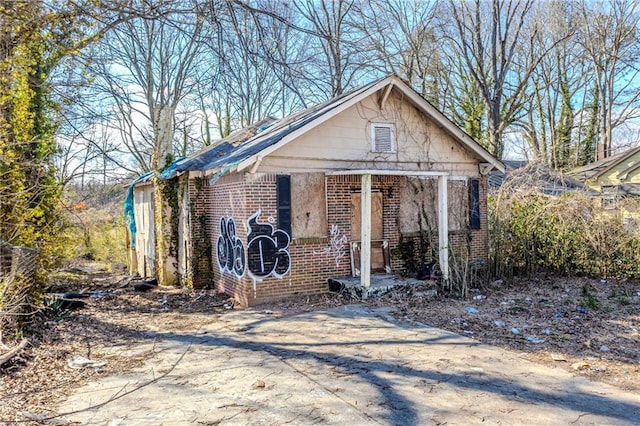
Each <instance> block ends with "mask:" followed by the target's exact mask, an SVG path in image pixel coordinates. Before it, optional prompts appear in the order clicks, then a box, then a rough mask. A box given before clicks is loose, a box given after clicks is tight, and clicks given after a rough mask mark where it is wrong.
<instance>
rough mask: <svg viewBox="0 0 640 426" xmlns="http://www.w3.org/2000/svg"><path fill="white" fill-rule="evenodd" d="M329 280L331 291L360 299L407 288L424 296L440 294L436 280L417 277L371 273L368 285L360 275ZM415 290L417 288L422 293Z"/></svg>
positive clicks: (415, 293) (414, 293)
mask: <svg viewBox="0 0 640 426" xmlns="http://www.w3.org/2000/svg"><path fill="white" fill-rule="evenodd" d="M327 282H328V285H329V291H330V292H332V293H346V294H349V295H351V296H353V297H355V298H357V299H360V300H366V299H370V298H375V297H381V296H384V295H385V294H387V293H389V292H391V291H394V290H407V291H408V292H409V291H411V292H412V293H413V295H419V296H423V297H435V296H437V295H438V290H437V288H436V285H435V282H434V281H431V280H426V281H423V280H419V279H417V278H411V277H401V276H399V275H392V274H371V277H370V281H369V285H368V286H363V285H362V283H361V280H360V277H351V276H346V277H336V278H329V279H328V280H327ZM419 287H428V288H427V289H423V288H419ZM413 290H417V292H419V293H420V294H417V292H415V291H413Z"/></svg>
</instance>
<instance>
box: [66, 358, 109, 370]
mask: <svg viewBox="0 0 640 426" xmlns="http://www.w3.org/2000/svg"><path fill="white" fill-rule="evenodd" d="M67 365H68V366H69V368H72V369H74V370H80V369H82V368H89V367H91V368H100V367H104V366H105V365H107V363H106V361H95V360H92V359H88V358H85V357H83V356H74V357H73V358H71V359H69V360H68V361H67Z"/></svg>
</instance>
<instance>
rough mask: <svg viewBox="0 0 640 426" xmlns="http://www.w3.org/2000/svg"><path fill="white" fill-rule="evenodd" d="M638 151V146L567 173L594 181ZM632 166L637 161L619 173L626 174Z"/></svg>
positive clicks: (630, 170)
mask: <svg viewBox="0 0 640 426" xmlns="http://www.w3.org/2000/svg"><path fill="white" fill-rule="evenodd" d="M638 153H640V147H637V148H633V149H630V150H628V151H624V152H621V153H620V154H616V155H612V156H610V157H607V158H603V159H602V160H598V161H594V162H593V163H589V164H587V165H585V166H582V167H578V168H577V169H573V170H572V171H571V172H569V174H571V175H572V176H574V177H576V178H577V179H580V180H583V181H594V180H597V179H598V178H600V177H601V176H603V175H604V174H606V173H608V172H610V171H611V170H613V169H614V168H615V167H616V166H618V165H620V164H621V163H623V162H624V161H626V160H628V159H629V158H631V157H633V156H634V155H636V154H638ZM634 168H637V163H636V164H634V165H632V166H630V167H628V168H627V169H625V170H624V171H623V172H622V173H621V175H628V174H629V173H631V172H633V171H634V170H635V169H634Z"/></svg>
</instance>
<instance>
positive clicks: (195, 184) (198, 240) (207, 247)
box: [187, 179, 213, 288]
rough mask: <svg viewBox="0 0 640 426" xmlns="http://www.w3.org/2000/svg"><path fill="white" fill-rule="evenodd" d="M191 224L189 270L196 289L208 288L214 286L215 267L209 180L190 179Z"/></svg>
mask: <svg viewBox="0 0 640 426" xmlns="http://www.w3.org/2000/svg"><path fill="white" fill-rule="evenodd" d="M187 185H188V190H189V204H190V206H189V209H190V211H189V215H190V217H189V223H190V232H191V235H190V239H191V249H190V257H189V258H188V259H187V268H188V270H189V274H190V277H191V280H192V283H193V286H194V288H207V287H210V286H212V285H213V265H212V263H211V260H212V258H211V242H210V239H209V235H211V229H212V223H211V219H212V218H211V215H210V214H209V206H210V205H211V200H212V198H211V188H210V187H209V185H208V179H189V180H188V183H187Z"/></svg>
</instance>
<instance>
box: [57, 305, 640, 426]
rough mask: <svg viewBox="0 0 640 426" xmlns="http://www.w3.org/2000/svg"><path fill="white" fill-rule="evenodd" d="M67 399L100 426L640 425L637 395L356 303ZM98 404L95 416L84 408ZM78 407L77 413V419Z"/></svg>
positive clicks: (169, 348) (203, 337)
mask: <svg viewBox="0 0 640 426" xmlns="http://www.w3.org/2000/svg"><path fill="white" fill-rule="evenodd" d="M151 347H153V348H154V350H155V352H156V355H155V356H154V357H152V358H151V359H149V360H147V361H146V362H145V364H144V365H143V366H142V367H141V368H138V369H137V370H135V371H132V372H130V373H127V374H123V375H116V376H110V377H106V378H104V379H102V380H100V381H99V382H95V383H91V384H89V385H87V386H85V387H83V388H80V389H78V390H77V392H76V393H75V394H74V395H72V396H71V397H69V398H68V399H67V400H66V402H64V404H63V405H62V406H61V407H60V412H72V411H77V412H76V413H75V414H71V415H68V416H66V417H65V419H67V420H72V421H79V422H82V423H83V424H99V425H118V424H119V425H151V424H153V425H159V424H166V425H178V424H202V425H213V424H215V425H217V424H220V425H236V424H237V425H283V424H294V425H295V424H300V425H308V424H335V425H369V424H383V425H429V424H444V423H447V424H462V425H468V424H476V423H477V424H479V423H484V424H496V423H498V424H508V425H513V424H538V425H559V424H640V396H638V395H634V394H632V393H630V392H624V391H622V390H620V389H618V388H615V387H612V386H609V385H606V384H602V383H596V382H590V381H588V380H586V379H584V378H582V377H574V376H572V375H571V374H569V373H567V372H565V371H564V370H561V369H559V368H558V369H555V368H554V369H551V368H548V367H545V366H541V365H538V364H534V363H531V362H527V361H526V360H524V359H523V358H521V357H519V356H518V354H517V353H514V352H509V351H506V350H504V349H501V348H496V347H491V346H487V345H482V344H479V343H476V342H475V341H473V340H471V339H468V338H466V337H463V336H459V335H457V334H453V333H450V332H446V331H443V330H439V329H435V328H431V327H427V326H416V325H415V324H414V325H410V326H409V325H406V324H402V323H399V322H397V321H396V320H394V319H393V318H391V316H390V315H389V310H387V309H369V308H366V307H364V306H360V305H350V306H343V307H340V308H335V309H330V310H326V311H320V312H312V313H305V314H301V315H296V316H291V317H286V318H274V317H272V316H269V315H267V314H265V313H259V312H254V311H250V310H247V311H234V312H231V313H229V314H225V315H223V316H221V317H219V318H218V319H217V320H216V321H215V322H212V323H210V324H207V325H203V327H202V328H201V329H199V330H197V331H196V330H194V331H193V333H189V334H175V333H162V332H157V333H149V343H148V344H145V345H141V346H139V347H136V348H133V350H132V352H130V353H129V355H131V356H133V355H134V354H135V351H144V350H148V349H150V348H151ZM92 406H96V407H95V408H91V409H88V410H86V411H85V410H84V409H85V408H87V407H92ZM78 410H80V411H78Z"/></svg>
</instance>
